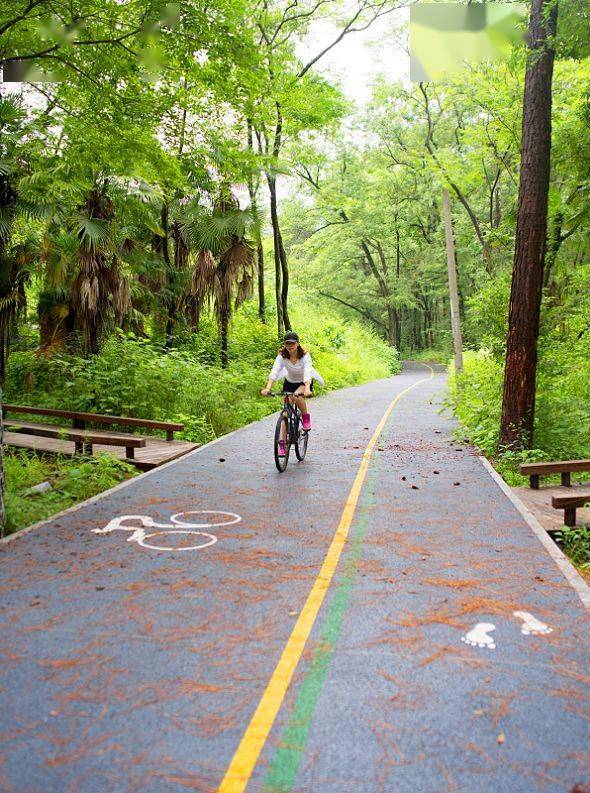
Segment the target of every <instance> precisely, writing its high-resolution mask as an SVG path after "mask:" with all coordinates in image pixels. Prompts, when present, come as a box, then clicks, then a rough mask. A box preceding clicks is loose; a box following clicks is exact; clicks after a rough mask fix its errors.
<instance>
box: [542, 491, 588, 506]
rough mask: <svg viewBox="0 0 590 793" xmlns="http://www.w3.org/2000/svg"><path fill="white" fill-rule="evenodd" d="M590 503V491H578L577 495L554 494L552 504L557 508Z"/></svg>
mask: <svg viewBox="0 0 590 793" xmlns="http://www.w3.org/2000/svg"><path fill="white" fill-rule="evenodd" d="M585 504H590V493H577V494H576V495H575V496H573V495H568V496H552V497H551V506H553V507H555V509H565V508H566V507H583V506H584V505H585Z"/></svg>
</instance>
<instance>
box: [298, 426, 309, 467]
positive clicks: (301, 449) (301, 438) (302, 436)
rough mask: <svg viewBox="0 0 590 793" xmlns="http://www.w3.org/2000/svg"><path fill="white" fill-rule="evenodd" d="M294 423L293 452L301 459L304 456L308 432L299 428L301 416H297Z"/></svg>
mask: <svg viewBox="0 0 590 793" xmlns="http://www.w3.org/2000/svg"><path fill="white" fill-rule="evenodd" d="M296 422H297V423H296V425H295V454H296V455H297V459H298V460H299V461H302V460H303V459H304V458H305V452H306V451H307V441H308V440H309V433H308V432H307V431H306V430H303V429H301V417H300V416H298V417H297V419H296Z"/></svg>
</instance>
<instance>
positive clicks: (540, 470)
mask: <svg viewBox="0 0 590 793" xmlns="http://www.w3.org/2000/svg"><path fill="white" fill-rule="evenodd" d="M574 471H590V460H558V461H556V462H552V463H551V462H549V463H523V464H522V465H521V466H520V473H521V474H525V475H526V476H530V475H531V474H561V473H573V472H574Z"/></svg>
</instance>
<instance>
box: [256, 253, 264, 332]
mask: <svg viewBox="0 0 590 793" xmlns="http://www.w3.org/2000/svg"><path fill="white" fill-rule="evenodd" d="M256 262H257V265H258V316H259V317H260V321H261V322H263V323H264V324H266V302H265V299H264V250H263V248H262V242H261V241H260V238H259V239H258V243H257V245H256Z"/></svg>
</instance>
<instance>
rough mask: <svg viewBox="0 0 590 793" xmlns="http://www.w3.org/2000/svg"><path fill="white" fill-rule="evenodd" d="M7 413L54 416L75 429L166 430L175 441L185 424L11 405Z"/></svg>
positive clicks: (169, 438) (4, 413)
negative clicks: (100, 426) (91, 426)
mask: <svg viewBox="0 0 590 793" xmlns="http://www.w3.org/2000/svg"><path fill="white" fill-rule="evenodd" d="M7 413H19V414H20V413H24V414H27V413H32V414H33V415H35V416H53V417H55V418H60V419H68V420H69V419H71V421H72V427H73V428H74V429H84V428H85V427H86V424H87V423H92V424H108V425H118V426H123V427H131V428H132V429H134V428H135V427H146V428H148V429H153V430H165V431H166V440H167V441H172V440H174V433H175V432H181V431H182V430H183V429H184V424H175V423H174V422H172V421H153V420H152V419H137V418H132V417H131V416H105V415H101V414H100V413H85V412H83V411H79V410H57V409H54V408H37V407H30V406H29V405H10V404H6V405H3V406H2V414H3V416H4V417H6V415H7Z"/></svg>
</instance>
